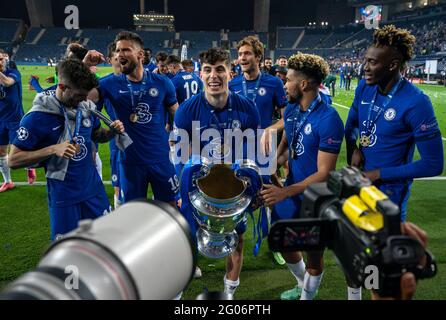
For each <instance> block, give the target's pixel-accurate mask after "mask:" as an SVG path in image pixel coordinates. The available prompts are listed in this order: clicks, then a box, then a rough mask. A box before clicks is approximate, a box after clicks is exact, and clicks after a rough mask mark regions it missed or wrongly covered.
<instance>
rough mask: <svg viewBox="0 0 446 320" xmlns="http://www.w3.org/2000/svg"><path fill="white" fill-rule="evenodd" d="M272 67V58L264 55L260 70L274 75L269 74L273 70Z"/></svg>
mask: <svg viewBox="0 0 446 320" xmlns="http://www.w3.org/2000/svg"><path fill="white" fill-rule="evenodd" d="M272 67H273V60H272V59H271V58H270V57H266V58H265V60H264V61H263V69H262V72H264V73H268V74H270V75H272V76H275V74H271V72H273V71H274V70H273V68H272Z"/></svg>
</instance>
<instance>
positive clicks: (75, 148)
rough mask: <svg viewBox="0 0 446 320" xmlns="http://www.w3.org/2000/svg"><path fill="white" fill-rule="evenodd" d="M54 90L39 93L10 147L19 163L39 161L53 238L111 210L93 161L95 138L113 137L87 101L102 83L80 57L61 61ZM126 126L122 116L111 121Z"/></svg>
mask: <svg viewBox="0 0 446 320" xmlns="http://www.w3.org/2000/svg"><path fill="white" fill-rule="evenodd" d="M58 75H59V80H58V81H59V83H58V85H57V89H56V93H55V95H52V94H48V93H41V94H38V95H37V96H36V98H35V99H34V103H33V107H32V109H31V110H30V112H29V113H28V114H27V115H26V116H25V117H24V118H23V119H22V121H21V122H20V128H19V130H18V133H17V136H16V138H15V139H14V141H13V146H12V147H11V154H10V158H9V164H10V166H11V168H13V169H17V168H22V167H27V166H30V165H33V164H37V163H40V164H41V165H42V166H44V168H45V171H46V177H47V183H48V184H47V190H48V201H49V211H50V225H51V239H52V240H54V239H56V238H57V237H58V236H59V235H63V234H65V233H67V232H69V231H71V230H73V229H75V228H77V225H78V222H79V221H80V220H83V219H94V218H97V217H100V216H102V215H104V214H107V213H108V212H109V210H110V204H109V202H108V198H107V195H106V193H105V189H104V186H103V184H102V181H101V179H100V178H99V175H98V173H97V171H96V168H95V167H94V163H93V161H92V155H91V152H92V143H91V142H92V141H97V142H99V143H105V142H108V141H109V140H110V139H112V138H113V137H114V133H113V132H112V131H111V130H109V129H104V128H101V126H100V123H99V120H98V119H97V118H96V117H94V116H92V114H91V113H90V112H89V111H88V109H89V108H92V107H94V105H93V103H92V102H91V101H85V100H86V98H87V95H88V93H89V91H90V90H91V89H92V88H94V87H96V86H97V85H98V82H97V80H96V77H95V76H94V74H92V73H91V72H90V70H89V69H88V68H87V67H86V66H85V65H84V64H83V63H82V62H79V61H74V60H62V61H61V62H60V63H59V64H58ZM111 126H112V127H113V128H115V129H116V130H118V131H119V132H124V127H123V125H122V123H121V122H120V121H115V122H113V123H112V124H111Z"/></svg>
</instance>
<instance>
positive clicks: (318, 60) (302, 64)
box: [288, 52, 330, 85]
mask: <svg viewBox="0 0 446 320" xmlns="http://www.w3.org/2000/svg"><path fill="white" fill-rule="evenodd" d="M288 69H293V70H295V71H297V72H300V73H303V74H304V75H305V76H307V77H308V78H310V79H312V80H313V81H315V82H317V84H318V85H319V84H321V83H322V81H324V79H325V78H326V77H327V76H328V74H329V73H330V67H329V66H328V63H327V62H326V61H325V60H324V59H323V58H322V57H321V56H318V55H315V54H307V53H302V52H298V53H296V54H294V55H292V56H291V57H290V58H289V59H288Z"/></svg>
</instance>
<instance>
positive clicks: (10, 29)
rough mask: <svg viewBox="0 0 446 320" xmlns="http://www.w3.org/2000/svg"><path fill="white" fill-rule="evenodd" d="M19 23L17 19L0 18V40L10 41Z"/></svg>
mask: <svg viewBox="0 0 446 320" xmlns="http://www.w3.org/2000/svg"><path fill="white" fill-rule="evenodd" d="M19 24H20V22H19V21H18V20H9V19H0V42H4V43H10V42H11V41H12V40H13V38H14V35H15V33H16V31H17V28H18V27H19Z"/></svg>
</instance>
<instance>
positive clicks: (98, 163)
mask: <svg viewBox="0 0 446 320" xmlns="http://www.w3.org/2000/svg"><path fill="white" fill-rule="evenodd" d="M96 170H97V171H98V173H99V177H101V180H102V160H101V157H99V152H96Z"/></svg>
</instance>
